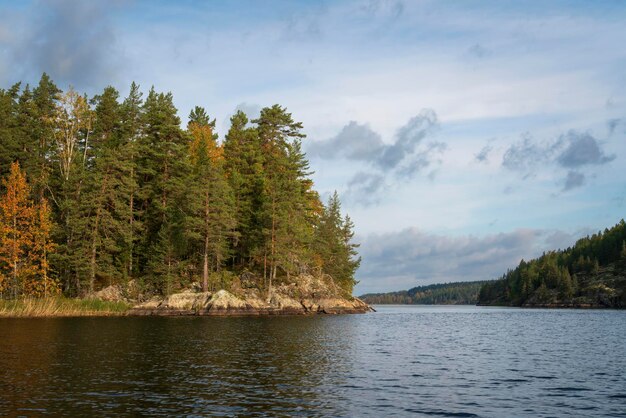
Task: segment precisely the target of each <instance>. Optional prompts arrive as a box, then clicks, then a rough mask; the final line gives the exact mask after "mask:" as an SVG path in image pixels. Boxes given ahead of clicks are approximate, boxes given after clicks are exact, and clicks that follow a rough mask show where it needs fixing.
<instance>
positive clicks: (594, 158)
mask: <svg viewBox="0 0 626 418" xmlns="http://www.w3.org/2000/svg"><path fill="white" fill-rule="evenodd" d="M562 140H564V141H565V143H566V144H567V147H566V148H565V150H563V152H561V154H560V155H559V156H558V158H557V161H558V163H559V164H560V165H561V166H563V167H566V168H576V167H581V166H584V165H591V164H595V165H601V164H606V163H608V162H611V161H613V160H614V159H615V155H605V154H604V151H603V150H602V149H601V148H600V144H599V142H598V140H597V139H596V138H594V137H593V136H591V135H589V134H588V133H579V132H576V131H570V132H568V133H567V134H566V135H564V136H563V137H562Z"/></svg>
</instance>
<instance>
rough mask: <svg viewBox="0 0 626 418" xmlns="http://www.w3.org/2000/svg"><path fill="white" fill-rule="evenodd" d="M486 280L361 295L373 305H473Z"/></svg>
mask: <svg viewBox="0 0 626 418" xmlns="http://www.w3.org/2000/svg"><path fill="white" fill-rule="evenodd" d="M486 283H488V282H487V281H477V282H453V283H438V284H431V285H427V286H417V287H413V288H411V289H409V290H403V291H400V292H389V293H368V294H365V295H363V296H361V299H363V300H364V301H365V302H367V303H370V304H374V305H384V304H398V305H475V304H476V303H477V302H478V292H479V291H480V289H481V287H482V286H483V285H484V284H486Z"/></svg>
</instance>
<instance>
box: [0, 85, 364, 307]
mask: <svg viewBox="0 0 626 418" xmlns="http://www.w3.org/2000/svg"><path fill="white" fill-rule="evenodd" d="M304 139H305V135H304V133H303V126H302V123H301V122H297V121H295V120H294V119H293V117H292V114H291V113H289V112H288V111H287V109H286V108H284V107H282V106H280V105H273V106H270V107H266V108H264V109H262V110H261V112H260V115H259V116H258V118H257V119H253V120H250V119H249V118H248V116H247V115H246V114H244V113H243V112H241V111H238V112H236V113H235V114H234V115H233V116H232V117H231V119H230V128H229V129H228V132H227V133H226V134H225V135H224V137H223V138H221V139H220V138H219V137H218V134H217V132H216V121H215V119H211V118H210V117H209V115H208V113H207V112H206V110H205V109H204V108H202V107H199V106H198V107H195V108H194V109H193V110H192V111H191V113H190V114H189V117H188V123H187V125H186V127H184V128H183V127H182V126H181V119H180V117H179V116H178V112H177V109H176V108H175V106H174V103H173V97H172V94H171V93H162V92H157V91H155V89H154V88H152V89H150V90H149V92H148V93H147V95H145V97H144V94H143V93H142V91H141V90H140V87H139V86H138V85H137V84H135V83H133V84H132V85H131V86H130V90H129V93H128V96H127V97H125V98H120V94H119V92H118V91H117V90H116V89H115V88H113V87H110V86H109V87H106V88H105V89H104V90H103V91H102V92H101V93H100V94H98V95H95V96H94V97H87V96H86V95H83V94H79V93H78V92H76V91H75V90H74V89H73V88H71V87H70V88H69V89H67V90H66V91H62V90H61V89H60V88H59V87H57V86H56V85H55V83H54V82H53V81H52V80H51V79H50V78H49V77H48V76H47V75H46V74H43V76H42V77H41V79H40V81H39V83H38V84H37V85H36V86H34V87H31V86H29V85H27V84H26V85H24V84H23V83H17V84H15V85H13V86H11V87H10V88H8V89H0V177H2V179H3V180H2V188H1V190H0V195H1V196H0V296H1V297H2V298H4V299H14V298H19V297H26V296H28V297H41V296H49V295H55V294H63V295H65V296H68V297H83V296H85V295H89V294H91V293H93V292H94V291H96V290H98V289H100V288H102V287H104V286H109V285H112V284H121V283H126V284H127V283H129V282H131V281H133V283H135V285H136V286H139V287H140V288H141V289H142V291H144V292H147V293H152V294H161V295H168V294H171V293H173V292H176V291H177V290H179V289H182V288H185V287H186V286H189V285H190V284H192V283H197V284H199V286H201V287H202V290H203V291H207V290H215V289H219V288H227V287H228V286H229V283H231V282H232V281H233V280H236V278H238V277H240V276H242V275H245V276H246V277H253V278H254V280H256V281H257V282H258V286H259V287H260V288H263V289H266V290H268V289H269V290H271V288H272V283H273V282H274V283H276V282H283V283H285V282H286V283H289V282H290V281H293V280H294V278H295V277H297V276H298V275H300V274H305V273H307V274H318V275H324V276H325V277H330V278H331V279H332V280H333V281H334V283H335V284H336V285H337V286H338V287H339V288H340V289H342V291H344V292H345V293H346V294H351V293H352V288H353V286H354V284H355V283H356V281H355V278H354V275H355V271H356V269H357V268H358V266H359V263H360V258H359V257H358V254H357V247H358V245H357V244H355V243H353V242H352V238H353V228H354V225H353V223H352V221H351V220H350V218H349V217H348V216H347V215H346V216H344V215H342V213H341V204H340V200H339V197H338V195H337V193H335V194H333V195H332V196H331V197H330V198H329V200H328V202H326V204H323V203H322V202H321V200H320V196H319V194H318V193H317V192H316V191H315V189H314V188H313V181H312V180H311V174H312V172H311V170H310V167H309V163H308V161H307V159H306V156H305V154H304V152H303V151H302V141H303V140H304Z"/></svg>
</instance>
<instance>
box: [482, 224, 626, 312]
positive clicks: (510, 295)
mask: <svg viewBox="0 0 626 418" xmlns="http://www.w3.org/2000/svg"><path fill="white" fill-rule="evenodd" d="M479 303H480V304H484V305H513V306H542V305H543V306H550V305H557V306H558V305H564V306H606V307H625V306H626V223H624V220H622V221H621V222H619V223H618V224H617V225H615V226H614V227H612V228H610V229H608V228H607V229H605V230H604V232H598V233H597V234H593V235H592V236H587V237H585V238H582V239H580V240H578V241H577V242H576V244H575V245H574V246H573V247H570V248H567V249H565V250H558V251H550V252H547V253H544V254H543V255H542V256H541V257H539V258H537V259H534V260H530V261H524V260H522V261H521V262H520V264H519V266H517V267H516V268H515V269H514V270H510V271H508V272H507V273H506V274H504V275H503V276H502V278H501V279H499V280H497V281H494V282H491V283H487V284H485V285H484V286H483V288H482V289H481V290H480V295H479Z"/></svg>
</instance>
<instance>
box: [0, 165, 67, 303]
mask: <svg viewBox="0 0 626 418" xmlns="http://www.w3.org/2000/svg"><path fill="white" fill-rule="evenodd" d="M2 185H3V186H4V193H3V194H2V196H1V198H0V294H2V295H3V296H12V297H17V296H22V295H24V296H47V295H50V294H54V293H57V292H58V286H57V285H56V282H55V281H54V280H52V279H51V278H50V275H49V265H48V256H49V254H50V253H51V252H52V251H53V250H54V245H53V243H52V241H51V239H50V230H51V221H50V207H49V205H48V202H47V201H46V200H45V199H42V201H41V202H40V203H39V204H37V205H35V204H33V201H32V200H31V199H30V187H29V186H28V183H27V181H26V176H25V174H24V173H23V172H22V170H21V169H20V165H19V163H18V162H14V163H13V164H11V169H10V172H9V175H8V177H7V178H6V179H4V180H3V181H2Z"/></svg>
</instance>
